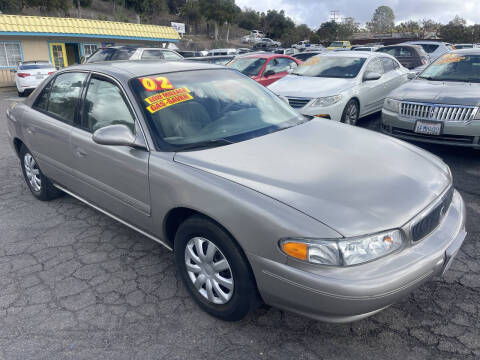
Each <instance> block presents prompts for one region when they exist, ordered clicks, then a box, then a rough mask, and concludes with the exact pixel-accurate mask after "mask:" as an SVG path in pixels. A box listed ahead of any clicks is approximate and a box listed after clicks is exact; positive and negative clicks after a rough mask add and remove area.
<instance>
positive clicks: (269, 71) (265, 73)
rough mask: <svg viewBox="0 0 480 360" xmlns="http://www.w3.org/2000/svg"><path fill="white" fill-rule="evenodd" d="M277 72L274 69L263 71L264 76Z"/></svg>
mask: <svg viewBox="0 0 480 360" xmlns="http://www.w3.org/2000/svg"><path fill="white" fill-rule="evenodd" d="M274 74H275V71H273V70H267V71H265V72H264V73H263V76H270V75H274Z"/></svg>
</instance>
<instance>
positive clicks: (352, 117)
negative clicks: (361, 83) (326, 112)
mask: <svg viewBox="0 0 480 360" xmlns="http://www.w3.org/2000/svg"><path fill="white" fill-rule="evenodd" d="M359 115H360V106H359V105H358V101H357V100H355V99H350V100H349V101H348V103H347V105H345V109H344V110H343V114H342V123H345V124H349V125H353V126H355V125H357V122H358V117H359Z"/></svg>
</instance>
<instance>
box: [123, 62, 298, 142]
mask: <svg viewBox="0 0 480 360" xmlns="http://www.w3.org/2000/svg"><path fill="white" fill-rule="evenodd" d="M130 85H131V88H132V90H133V91H134V93H135V94H136V97H137V100H138V102H139V104H140V107H141V108H142V109H143V111H144V113H145V117H146V119H147V121H148V124H149V127H150V129H151V132H152V135H153V137H154V138H155V141H156V143H157V144H158V145H159V146H160V147H161V148H162V149H165V150H167V151H186V150H194V149H201V148H207V147H213V146H221V145H226V144H229V143H232V142H238V141H243V140H247V139H251V138H254V137H258V136H262V135H265V134H268V133H272V132H276V131H279V130H282V129H285V128H288V127H292V126H296V125H298V124H300V123H303V122H305V121H307V118H305V117H303V116H302V115H300V114H298V113H297V112H296V111H294V110H293V109H292V108H291V107H290V106H288V105H287V104H286V103H285V102H284V101H282V100H281V99H280V98H278V97H277V96H275V94H273V93H272V92H271V91H269V90H267V89H266V88H264V87H263V86H262V85H259V84H258V83H256V82H255V81H253V80H251V79H249V78H247V77H245V76H243V75H241V74H239V73H237V72H236V71H233V70H230V69H215V70H197V71H184V72H175V73H169V74H163V75H162V74H158V75H150V76H146V77H141V78H134V79H132V80H130Z"/></svg>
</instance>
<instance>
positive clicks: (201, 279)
mask: <svg viewBox="0 0 480 360" xmlns="http://www.w3.org/2000/svg"><path fill="white" fill-rule="evenodd" d="M185 265H186V268H187V273H188V276H189V278H190V280H191V281H192V283H193V286H194V287H195V289H197V291H198V292H199V293H200V294H201V295H202V296H203V297H204V298H205V299H207V300H208V301H210V302H212V303H214V304H219V305H222V304H226V303H227V302H228V301H229V300H230V299H231V298H232V295H233V291H234V284H233V273H232V269H231V268H230V264H229V263H228V260H227V259H226V258H225V256H224V255H223V253H222V252H221V251H220V249H219V248H218V247H217V246H216V245H215V244H214V243H213V242H211V241H210V240H208V239H205V238H203V237H194V238H192V239H190V240H189V241H188V243H187V246H186V247H185Z"/></svg>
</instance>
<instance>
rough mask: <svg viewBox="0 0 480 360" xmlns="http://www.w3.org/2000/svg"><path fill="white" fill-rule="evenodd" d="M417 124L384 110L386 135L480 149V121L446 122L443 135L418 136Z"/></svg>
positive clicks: (413, 120)
mask: <svg viewBox="0 0 480 360" xmlns="http://www.w3.org/2000/svg"><path fill="white" fill-rule="evenodd" d="M415 123H416V119H413V118H406V117H401V116H399V115H398V114H397V113H394V112H391V111H388V110H385V109H383V110H382V131H383V132H384V133H385V134H389V135H393V136H395V137H398V138H401V139H405V140H410V141H421V142H427V143H432V144H442V145H455V146H464V147H470V148H474V149H480V120H472V121H470V122H469V123H453V122H444V123H443V129H442V134H441V135H423V134H417V133H415V132H414V129H415Z"/></svg>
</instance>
